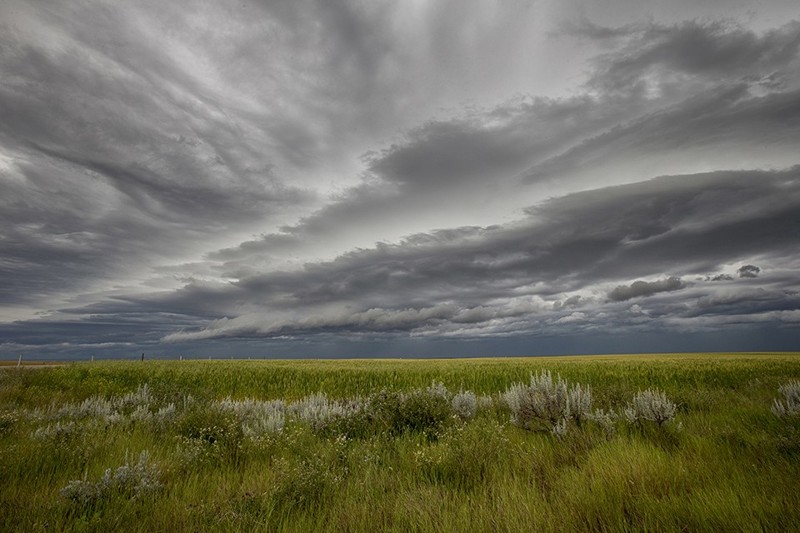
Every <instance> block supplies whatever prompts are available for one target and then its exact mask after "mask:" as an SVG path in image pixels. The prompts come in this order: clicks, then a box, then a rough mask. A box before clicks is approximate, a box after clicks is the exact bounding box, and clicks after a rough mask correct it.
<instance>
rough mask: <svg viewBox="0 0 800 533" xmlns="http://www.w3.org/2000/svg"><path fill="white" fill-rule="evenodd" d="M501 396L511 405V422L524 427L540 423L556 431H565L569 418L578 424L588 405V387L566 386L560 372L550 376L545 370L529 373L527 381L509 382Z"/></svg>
mask: <svg viewBox="0 0 800 533" xmlns="http://www.w3.org/2000/svg"><path fill="white" fill-rule="evenodd" d="M502 398H503V401H504V402H505V404H506V405H507V406H508V407H509V409H511V422H512V423H513V424H515V425H517V426H519V427H522V428H525V429H536V427H537V426H542V425H544V426H545V427H549V428H550V429H551V430H552V431H553V432H554V433H555V434H557V435H558V434H562V435H563V434H564V433H565V432H566V431H567V423H568V422H569V421H570V420H575V422H577V423H578V424H580V423H581V421H582V420H584V419H585V418H586V416H587V415H588V413H589V412H590V411H589V410H590V409H591V406H592V390H591V388H590V387H588V386H587V387H584V386H582V385H580V384H575V385H573V386H572V387H570V386H569V385H568V383H567V382H566V381H565V380H563V379H561V377H560V376H558V377H557V378H556V379H555V380H554V379H553V376H552V374H550V371H549V370H542V372H541V373H539V374H531V379H530V383H529V384H528V385H524V384H522V383H515V384H513V385H511V387H509V388H508V389H507V390H506V392H505V393H504V394H503V397H502Z"/></svg>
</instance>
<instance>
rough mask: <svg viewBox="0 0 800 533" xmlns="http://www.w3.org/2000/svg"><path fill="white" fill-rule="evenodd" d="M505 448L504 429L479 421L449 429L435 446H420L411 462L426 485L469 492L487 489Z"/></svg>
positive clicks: (482, 420) (489, 420) (496, 424)
mask: <svg viewBox="0 0 800 533" xmlns="http://www.w3.org/2000/svg"><path fill="white" fill-rule="evenodd" d="M507 447H508V440H507V439H506V437H505V436H504V434H503V427H502V426H501V425H500V424H499V423H498V422H497V421H496V420H493V419H480V420H476V421H475V422H473V423H471V424H463V425H461V424H460V425H456V426H452V427H450V428H448V429H447V430H446V431H445V432H444V434H443V436H442V438H441V440H440V441H439V443H438V444H435V445H425V444H422V445H419V447H418V448H417V450H416V451H415V452H414V462H415V463H416V465H417V467H418V468H419V469H420V470H421V473H422V474H423V475H424V476H425V477H426V478H427V479H428V480H429V481H431V482H433V483H438V484H443V485H447V486H450V487H452V488H455V489H466V490H470V489H474V488H478V487H481V486H486V484H487V481H488V480H487V478H488V477H489V476H490V475H491V473H492V471H493V470H495V469H496V468H497V463H498V461H499V460H500V458H501V457H502V455H503V452H504V451H505V450H506V448H507Z"/></svg>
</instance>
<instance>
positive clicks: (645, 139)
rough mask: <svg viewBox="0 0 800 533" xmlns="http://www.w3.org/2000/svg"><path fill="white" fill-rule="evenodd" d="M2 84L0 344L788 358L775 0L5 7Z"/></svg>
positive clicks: (795, 106)
mask: <svg viewBox="0 0 800 533" xmlns="http://www.w3.org/2000/svg"><path fill="white" fill-rule="evenodd" d="M0 69H2V72H3V76H2V79H0V115H2V117H3V120H2V121H0V186H1V187H2V191H1V192H2V194H0V355H6V356H10V355H13V354H18V353H22V352H25V353H29V352H30V353H42V354H53V355H58V354H63V355H65V356H73V355H74V356H81V355H82V354H86V353H91V354H96V355H113V354H115V353H120V352H128V351H139V350H147V351H148V352H151V351H155V352H158V351H163V352H164V353H175V352H177V351H179V352H180V353H188V354H191V353H195V354H204V353H209V354H210V353H213V354H220V353H237V351H239V350H246V351H247V352H248V353H254V354H259V353H262V354H263V353H265V352H269V351H270V350H272V349H273V348H274V349H277V347H280V350H281V352H280V353H281V354H283V355H289V356H291V355H292V350H293V346H299V347H302V349H299V350H301V351H303V353H302V354H300V353H298V354H297V355H298V356H309V355H323V354H322V352H323V351H326V350H327V351H330V352H332V353H337V354H346V353H347V350H348V349H349V348H348V347H352V346H354V344H352V343H359V344H358V346H360V348H358V350H357V351H358V353H360V354H364V353H367V354H368V353H371V352H370V350H372V351H373V352H374V353H375V354H390V355H391V354H397V353H398V352H397V351H394V350H402V351H403V354H410V355H413V354H414V351H415V346H416V347H418V348H419V350H420V353H426V354H427V353H431V350H430V349H428V348H425V346H427V345H426V344H425V343H426V342H433V343H439V344H437V345H439V346H443V345H444V344H446V343H451V344H448V346H450V347H451V348H450V352H449V353H452V354H455V355H458V354H459V349H460V348H463V349H464V350H466V351H467V352H469V353H475V352H474V350H475V348H474V346H481V347H483V348H485V349H486V350H487V353H491V354H496V355H497V354H499V355H502V354H508V353H512V352H513V353H519V350H520V347H521V346H523V347H525V346H527V347H528V348H525V349H526V350H528V351H529V352H530V353H542V352H543V351H548V352H551V353H552V352H565V351H569V350H575V349H580V347H582V346H584V347H585V346H592V343H593V340H597V339H601V338H602V339H606V340H607V339H608V338H609V337H608V336H609V335H611V336H617V337H615V338H618V339H623V340H624V339H626V338H628V339H631V345H630V347H629V349H630V350H643V351H647V350H652V349H655V348H659V349H661V348H662V347H663V339H664V338H670V335H671V334H672V333H674V332H676V331H679V332H684V333H685V334H686V335H689V336H685V337H683V338H684V339H690V338H691V339H695V340H696V341H697V343H698V344H697V347H698V349H707V347H708V346H712V345H713V342H714V341H715V340H717V341H720V342H722V341H723V340H724V339H728V340H729V339H732V338H734V336H732V335H731V334H730V333H731V331H732V328H736V331H737V332H739V333H737V335H739V336H737V337H736V338H737V339H739V340H742V339H744V341H747V342H744V344H743V345H746V346H749V347H755V348H759V346H760V347H762V348H764V349H767V347H773V348H775V347H777V348H780V349H797V347H796V345H792V343H791V342H785V339H789V338H791V335H790V334H789V333H791V332H792V331H794V330H795V329H796V328H797V326H798V322H800V316H799V315H800V302H799V301H798V293H799V292H800V287H798V283H797V279H796V276H795V275H794V272H796V271H797V269H798V267H800V265H798V260H797V258H796V254H795V253H793V250H794V248H796V245H797V240H798V235H800V166H798V165H799V164H800V160H798V157H797V141H796V140H797V139H798V138H800V75H798V73H799V72H800V11H798V9H797V7H796V6H795V5H794V4H793V3H792V2H783V1H778V2H774V3H773V5H771V6H770V7H769V8H767V7H760V8H758V9H755V10H754V9H753V8H752V6H751V5H749V3H747V2H733V3H731V5H729V6H727V7H726V8H725V9H723V8H721V7H716V6H713V5H711V4H710V3H703V2H700V3H689V2H683V3H681V2H678V3H675V5H674V6H673V7H670V8H667V7H665V6H663V5H661V4H660V3H657V2H641V3H639V4H637V6H635V8H634V7H632V6H631V5H629V3H627V2H624V1H623V0H615V1H614V2H612V3H611V4H609V6H607V8H604V9H598V8H596V7H595V6H593V5H592V4H591V3H587V4H582V3H580V2H578V3H564V2H557V1H555V0H553V1H549V0H539V1H535V2H529V1H523V0H519V1H517V0H512V1H508V2H500V3H496V4H491V5H488V4H486V3H483V2H479V1H477V0H476V1H468V2H463V1H455V0H453V1H447V2H436V3H433V2H430V3H429V2H420V3H400V4H397V3H392V2H375V3H371V4H369V5H367V4H363V3H358V2H350V1H347V0H343V1H337V2H329V1H315V0H302V1H294V2H288V1H287V2H284V1H258V2H249V3H245V4H230V5H221V4H218V3H213V2H206V1H202V0H187V1H181V2H176V3H171V4H169V5H165V4H163V3H160V2H150V1H146V2H139V3H137V4H135V5H125V6H121V5H119V4H118V3H113V2H108V1H104V0H81V1H77V2H70V3H68V4H64V3H58V2H41V3H39V2H36V3H32V2H25V1H22V0H9V1H8V2H4V3H3V5H2V6H0ZM742 332H744V333H742ZM748 332H749V333H748ZM787 332H788V333H787ZM749 334H752V335H751V337H746V335H749ZM691 335H694V336H691ZM703 335H704V337H702V339H701V337H699V336H703ZM743 335H744V336H745V337H743ZM748 338H750V339H752V342H750V341H748V340H747V339H748ZM765 338H771V339H779V340H778V341H776V343H777V344H776V343H772V344H769V343H767V344H763V345H758V342H761V341H759V340H758V339H765ZM523 339H524V344H522V343H523ZM559 339H560V340H559ZM575 339H579V340H580V339H582V340H580V342H578V341H576V340H575ZM647 339H658V343H655V341H648V340H647ZM781 339H784V340H781ZM598 342H600V341H598ZM687 342H688V341H687ZM748 342H750V343H749V344H748ZM606 345H607V346H614V347H616V348H615V349H621V348H619V347H620V346H622V347H623V348H624V342H623V341H619V342H617V341H614V342H613V343H609V344H606ZM314 346H316V348H314ZM676 346H677V345H676ZM459 347H460V348H459ZM690 348H691V346H689V347H688V348H687V347H685V346H683V345H681V349H690ZM471 350H472V351H471Z"/></svg>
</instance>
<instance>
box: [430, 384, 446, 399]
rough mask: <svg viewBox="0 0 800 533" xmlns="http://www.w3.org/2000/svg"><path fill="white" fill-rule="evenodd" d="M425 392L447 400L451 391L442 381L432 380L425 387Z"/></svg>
mask: <svg viewBox="0 0 800 533" xmlns="http://www.w3.org/2000/svg"><path fill="white" fill-rule="evenodd" d="M425 393H426V394H427V395H428V396H433V397H438V398H444V399H445V400H448V399H450V391H449V390H447V387H445V385H444V383H442V382H441V381H432V382H431V384H430V385H429V386H428V388H426V389H425Z"/></svg>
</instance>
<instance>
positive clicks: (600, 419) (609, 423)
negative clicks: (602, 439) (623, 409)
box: [586, 409, 618, 439]
mask: <svg viewBox="0 0 800 533" xmlns="http://www.w3.org/2000/svg"><path fill="white" fill-rule="evenodd" d="M586 418H587V420H590V421H592V422H594V423H595V424H597V425H598V426H600V428H601V429H602V430H603V431H604V432H605V434H606V437H607V438H609V439H610V438H611V437H613V436H614V434H615V433H616V432H617V428H616V425H615V422H616V420H617V418H618V415H617V413H615V412H614V411H604V410H603V409H597V410H595V411H594V412H593V413H590V414H589V415H587V417H586Z"/></svg>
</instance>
